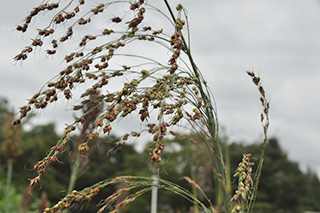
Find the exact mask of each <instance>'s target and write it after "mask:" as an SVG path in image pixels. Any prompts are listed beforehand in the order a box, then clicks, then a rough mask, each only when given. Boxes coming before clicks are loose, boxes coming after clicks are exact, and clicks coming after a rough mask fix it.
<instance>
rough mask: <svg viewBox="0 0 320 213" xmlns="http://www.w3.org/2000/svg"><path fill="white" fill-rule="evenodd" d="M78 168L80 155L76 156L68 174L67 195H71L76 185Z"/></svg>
mask: <svg viewBox="0 0 320 213" xmlns="http://www.w3.org/2000/svg"><path fill="white" fill-rule="evenodd" d="M79 168H80V153H78V154H77V159H76V161H75V163H74V165H73V166H72V167H71V174H70V180H69V185H68V190H67V194H71V192H72V190H73V189H74V186H75V185H76V181H77V177H78V173H79Z"/></svg>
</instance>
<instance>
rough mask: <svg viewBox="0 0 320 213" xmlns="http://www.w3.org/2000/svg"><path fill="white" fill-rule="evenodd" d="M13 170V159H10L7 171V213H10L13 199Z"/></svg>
mask: <svg viewBox="0 0 320 213" xmlns="http://www.w3.org/2000/svg"><path fill="white" fill-rule="evenodd" d="M12 169H13V159H12V158H9V159H8V170H7V189H6V195H7V199H6V211H5V212H6V213H9V212H10V199H11V192H10V190H11V180H12Z"/></svg>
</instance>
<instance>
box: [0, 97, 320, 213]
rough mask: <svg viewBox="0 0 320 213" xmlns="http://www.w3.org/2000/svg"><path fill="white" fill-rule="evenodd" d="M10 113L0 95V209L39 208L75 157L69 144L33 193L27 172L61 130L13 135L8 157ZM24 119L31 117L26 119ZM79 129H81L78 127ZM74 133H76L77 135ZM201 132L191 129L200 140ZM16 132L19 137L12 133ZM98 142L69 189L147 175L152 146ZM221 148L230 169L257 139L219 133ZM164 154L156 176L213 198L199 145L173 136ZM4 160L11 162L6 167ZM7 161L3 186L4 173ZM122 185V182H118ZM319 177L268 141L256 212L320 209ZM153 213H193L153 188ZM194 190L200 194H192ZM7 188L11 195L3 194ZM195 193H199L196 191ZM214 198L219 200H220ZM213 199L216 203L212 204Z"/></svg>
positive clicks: (65, 178)
mask: <svg viewBox="0 0 320 213" xmlns="http://www.w3.org/2000/svg"><path fill="white" fill-rule="evenodd" d="M11 114H12V112H11V111H10V107H9V103H8V102H7V101H6V99H5V98H0V147H1V151H0V212H6V211H7V212H36V211H41V210H43V209H44V208H45V207H47V206H50V205H53V204H55V203H56V202H57V201H59V199H60V198H61V197H63V196H65V194H66V191H67V188H68V185H69V180H70V175H71V173H72V168H73V164H74V161H73V162H71V161H72V158H69V157H68V156H69V155H72V153H73V152H72V151H73V149H72V143H70V146H69V148H68V150H66V151H65V153H64V155H63V157H62V158H63V159H62V158H61V159H59V160H60V161H61V163H55V164H53V166H50V167H49V168H48V170H47V171H46V174H45V175H44V176H43V178H42V182H41V184H40V186H36V187H35V188H33V189H32V191H30V189H29V188H28V185H29V181H28V178H33V176H34V174H33V172H32V171H31V169H32V167H33V165H34V164H36V163H37V162H38V161H39V159H41V158H43V157H44V155H45V153H46V152H47V151H48V150H49V149H50V147H52V146H53V145H55V143H56V141H57V138H58V136H59V135H58V133H56V131H55V125H54V124H53V123H48V124H45V125H39V126H33V127H32V128H31V129H29V130H24V129H23V125H22V129H20V130H19V131H20V133H19V134H18V131H16V130H15V131H16V132H17V134H16V135H15V138H16V139H12V140H17V141H16V142H14V149H12V147H11V151H12V152H14V153H13V154H12V153H11V155H10V156H9V155H8V150H9V148H10V143H11V146H13V145H12V144H13V142H10V143H9V144H8V137H9V136H8V135H10V134H8V131H12V129H11V130H10V128H8V127H6V122H7V120H8V119H10V116H11ZM27 122H28V121H27ZM79 134H80V133H79ZM77 137H79V135H78V136H76V135H75V136H74V141H76V139H77ZM199 137H201V136H200V135H192V138H193V139H194V140H198V139H199ZM17 138H18V139H17ZM97 140H99V143H97V144H99V146H97V147H96V148H95V149H93V150H94V151H92V153H90V155H89V156H88V158H86V159H81V161H80V162H81V167H80V168H81V169H80V170H79V171H78V172H77V180H76V182H75V185H74V189H77V190H80V189H83V188H84V187H86V186H88V185H91V184H94V183H96V182H98V181H100V180H104V179H106V178H112V177H116V176H119V175H138V176H152V175H153V174H152V172H151V169H150V168H151V167H152V166H153V165H152V164H151V162H150V160H149V158H150V155H149V153H148V152H149V147H145V149H144V150H143V151H142V152H137V151H136V150H135V148H134V147H133V146H132V145H128V144H127V145H126V146H125V147H122V148H121V149H117V150H116V149H114V144H115V143H116V142H117V141H118V140H117V137H115V136H112V135H111V136H108V137H105V138H99V139H97ZM220 142H221V144H222V147H224V153H225V156H226V159H227V161H228V162H227V165H228V166H230V171H235V169H236V167H237V165H238V163H239V162H240V161H241V159H242V155H243V154H244V153H249V152H250V153H251V154H252V156H253V159H254V157H255V156H259V154H260V149H261V147H260V144H259V143H256V144H249V143H244V142H242V143H239V142H230V141H228V139H227V138H226V137H225V138H221V139H220ZM164 144H165V152H164V153H163V155H162V158H163V160H162V161H161V164H159V165H157V166H158V168H159V169H158V171H159V176H160V177H161V178H165V179H167V180H169V181H172V182H175V183H178V184H179V185H181V186H183V187H185V188H188V189H189V190H190V191H192V190H193V189H192V188H191V185H190V184H188V183H187V182H186V181H185V180H184V179H183V178H182V177H183V176H188V177H191V178H192V179H193V180H195V181H196V182H197V183H198V184H199V185H200V186H201V187H202V189H203V190H204V191H205V193H206V194H207V195H208V197H214V196H216V195H215V193H217V192H214V185H215V180H214V179H212V177H213V175H212V169H211V168H210V167H209V165H208V164H207V159H206V157H205V156H204V155H203V152H202V151H201V149H199V147H198V146H196V145H195V144H193V143H190V141H186V140H184V139H183V137H176V138H173V139H172V140H167V141H165V142H164ZM248 144H249V145H248ZM9 161H12V166H10V164H9ZM9 167H12V175H11V177H10V182H11V184H9V185H8V171H9V170H10V169H9ZM231 184H232V185H233V189H236V187H237V181H236V180H234V179H233V178H232V174H231ZM117 187H118V186H115V187H111V188H106V189H103V190H101V192H100V193H99V194H98V195H97V196H96V197H95V198H94V199H92V200H91V202H90V205H88V203H80V204H75V206H74V207H73V208H72V209H71V210H69V212H96V211H97V209H98V207H96V205H97V204H98V203H99V202H100V200H102V199H104V198H106V197H108V196H109V195H111V194H112V193H113V191H114V190H116V189H117ZM119 187H123V186H119ZM319 192H320V181H319V178H318V177H317V175H316V173H315V172H314V171H312V170H311V169H308V170H307V171H306V172H302V171H301V170H300V168H299V165H298V163H297V162H292V161H290V160H289V159H288V157H287V153H286V152H284V151H283V150H282V149H281V146H280V142H279V141H278V140H277V139H276V138H273V139H270V146H269V147H268V149H267V152H266V155H265V162H264V167H263V171H262V176H261V181H260V186H259V192H258V198H257V202H256V207H255V212H288V213H289V212H304V211H320V202H319V201H320V193H319ZM158 193H159V194H158V212H159V213H161V212H192V208H193V207H192V204H191V203H189V202H188V201H187V200H185V199H184V198H181V197H179V196H177V195H175V194H172V193H170V192H168V191H163V190H160V191H159V192H158ZM194 193H197V192H194ZM8 194H9V196H8ZM198 197H199V199H202V198H201V195H200V194H198ZM218 202H219V201H218ZM150 203H151V193H146V194H145V195H143V196H141V197H140V198H139V199H137V200H136V201H135V202H134V203H133V204H129V205H128V206H126V208H125V209H123V212H141V213H143V212H150ZM216 205H219V203H217V204H216Z"/></svg>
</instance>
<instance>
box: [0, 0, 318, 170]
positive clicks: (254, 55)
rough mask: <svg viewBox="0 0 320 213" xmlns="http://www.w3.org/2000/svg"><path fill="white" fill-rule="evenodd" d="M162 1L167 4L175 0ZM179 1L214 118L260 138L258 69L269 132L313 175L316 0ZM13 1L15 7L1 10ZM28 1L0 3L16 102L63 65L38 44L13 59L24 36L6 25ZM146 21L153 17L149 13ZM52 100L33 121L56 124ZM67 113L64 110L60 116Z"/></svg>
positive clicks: (57, 111) (4, 60) (4, 59)
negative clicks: (254, 80)
mask: <svg viewBox="0 0 320 213" xmlns="http://www.w3.org/2000/svg"><path fill="white" fill-rule="evenodd" d="M170 2H171V4H172V6H174V5H175V4H177V3H179V1H176V0H174V1H170ZM150 3H153V2H152V1H150ZM156 4H159V5H160V3H159V2H156ZM183 4H184V6H185V7H186V8H187V9H188V15H189V18H190V29H191V44H192V51H193V54H194V57H195V60H196V62H197V64H198V66H199V68H200V69H201V70H202V72H203V74H204V76H205V78H206V79H207V81H208V83H209V86H210V88H211V89H212V91H213V94H214V96H215V99H216V101H217V106H218V114H219V119H220V123H221V124H222V125H223V126H225V127H226V131H227V133H228V134H229V135H230V137H231V139H232V140H247V141H257V140H258V139H259V138H261V134H262V130H261V125H260V123H259V114H260V110H261V107H260V104H259V100H258V97H259V94H258V92H257V91H256V88H255V87H254V86H253V84H252V83H251V82H250V81H251V80H250V78H249V77H247V76H246V74H245V71H246V70H254V71H255V72H256V73H259V74H260V75H261V77H262V79H263V84H264V85H265V88H266V90H267V94H268V97H269V98H270V102H271V115H270V117H271V126H270V134H271V135H274V136H276V137H278V138H279V139H280V143H281V145H282V146H283V148H284V149H285V150H286V151H287V152H288V155H289V157H290V158H291V159H293V160H295V161H299V163H300V165H301V166H302V167H303V168H306V167H307V166H309V167H312V168H313V169H315V170H317V172H318V174H319V175H320V161H319V157H318V152H319V150H320V141H319V138H320V131H319V130H320V129H319V120H320V113H319V112H318V109H319V106H320V96H319V94H318V93H319V91H320V84H319V80H320V70H319V69H320V61H319V59H318V58H319V55H320V40H319V38H320V28H319V27H318V26H320V6H319V4H318V2H317V1H312V0H308V1H297V0H296V1H292V0H285V1H276V0H269V1H253V0H244V1H236V0H233V1H211V0H204V1H201V3H200V1H191V0H186V1H183ZM16 5H19V6H16ZM13 7H14V8H16V10H17V11H16V12H15V13H12V12H9V11H10V10H9V9H8V8H13ZM32 7H33V5H30V3H27V2H26V1H18V0H14V1H7V2H6V4H5V6H2V7H1V14H4V15H5V16H4V17H7V18H5V19H2V20H1V22H0V26H1V34H0V36H1V39H0V46H1V47H2V48H1V50H0V51H1V52H0V60H1V62H0V63H1V78H0V85H1V87H2V90H1V93H0V95H1V96H5V97H7V98H8V99H9V100H10V103H11V104H12V105H14V106H15V107H19V106H21V105H23V104H24V103H25V101H26V99H27V98H29V97H31V96H32V95H33V93H35V92H37V90H38V89H39V88H40V87H41V86H42V85H43V83H44V82H46V80H48V79H49V78H51V77H53V75H54V73H55V71H56V70H57V69H61V68H63V64H60V61H61V59H57V58H51V57H47V60H38V59H39V58H46V57H45V56H44V54H43V53H39V51H38V52H37V53H36V54H35V55H32V54H31V55H30V58H29V59H30V60H27V61H26V62H24V63H23V64H22V65H20V63H18V64H16V65H15V66H13V64H14V62H13V61H12V57H13V56H14V55H15V54H17V53H18V52H19V50H20V48H23V47H24V46H25V45H26V44H28V43H27V42H26V41H29V39H30V38H29V37H27V36H21V35H20V34H19V33H16V32H11V31H12V30H13V29H14V28H15V25H16V24H19V23H20V21H21V20H23V18H24V17H25V15H27V14H28V12H29V11H30V10H31V9H32ZM26 8H29V9H26ZM151 21H152V22H154V23H156V24H159V23H157V22H156V19H154V20H151ZM101 24H104V22H101ZM35 58H36V59H35ZM57 61H58V62H57ZM53 67H56V68H54V69H53ZM60 104H61V106H60ZM60 104H57V105H55V106H53V107H52V108H50V109H48V110H45V112H43V113H42V114H41V118H39V119H38V120H37V121H39V122H40V121H43V120H44V121H46V120H57V122H58V123H59V125H60V129H61V127H63V125H64V122H66V121H65V119H64V118H65V116H66V114H68V113H65V111H66V109H67V108H68V107H66V106H65V105H68V104H70V103H68V102H60ZM56 118H58V119H56ZM71 119H72V116H69V118H67V121H68V120H69V121H71ZM132 122H133V121H132ZM133 123H134V122H133ZM124 129H128V126H124Z"/></svg>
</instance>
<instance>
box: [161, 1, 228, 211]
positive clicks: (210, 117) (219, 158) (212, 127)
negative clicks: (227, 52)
mask: <svg viewBox="0 0 320 213" xmlns="http://www.w3.org/2000/svg"><path fill="white" fill-rule="evenodd" d="M164 3H165V4H166V6H167V8H168V10H169V13H170V15H171V17H172V19H173V20H174V22H176V18H175V16H174V14H173V12H172V10H171V7H170V5H169V3H168V1H167V0H164ZM181 38H182V40H183V43H184V47H185V53H186V54H187V56H188V58H189V61H190V63H191V66H192V70H193V72H194V74H195V76H196V77H197V78H198V79H199V81H198V85H197V86H198V88H199V91H200V94H201V97H202V98H203V100H204V102H205V104H208V105H211V104H212V103H211V102H210V99H209V97H208V95H207V94H206V93H205V90H204V88H203V86H202V83H201V81H200V80H201V78H200V73H199V70H198V68H197V66H196V64H195V62H194V60H193V57H192V55H191V51H190V47H188V44H187V42H186V41H185V39H184V37H183V35H181ZM205 115H206V116H207V127H208V130H209V134H210V135H211V137H212V139H213V140H212V142H213V147H214V151H215V158H214V157H213V154H212V151H211V148H210V147H208V148H209V150H208V151H209V154H210V158H211V161H212V162H210V163H214V165H215V168H216V170H217V173H218V176H219V177H218V178H219V179H220V181H219V183H220V184H219V185H220V188H221V191H222V196H223V205H224V209H225V212H229V209H230V206H229V203H230V196H229V193H228V189H227V185H226V181H227V174H226V171H225V163H224V161H223V155H222V151H221V148H220V146H219V143H218V140H217V129H216V128H217V126H216V124H215V122H214V121H215V120H216V119H215V116H214V113H213V108H212V107H210V108H209V107H207V108H206V110H205ZM220 175H221V176H220ZM222 182H223V183H222Z"/></svg>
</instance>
